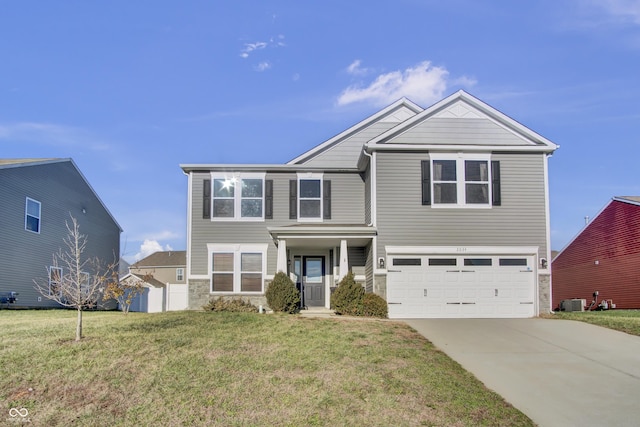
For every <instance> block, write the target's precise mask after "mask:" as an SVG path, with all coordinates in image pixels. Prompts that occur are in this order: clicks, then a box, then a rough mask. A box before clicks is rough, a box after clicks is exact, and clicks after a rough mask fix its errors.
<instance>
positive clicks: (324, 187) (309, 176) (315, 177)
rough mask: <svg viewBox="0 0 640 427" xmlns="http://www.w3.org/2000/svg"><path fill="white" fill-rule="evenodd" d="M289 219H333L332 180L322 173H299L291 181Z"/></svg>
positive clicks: (314, 220)
mask: <svg viewBox="0 0 640 427" xmlns="http://www.w3.org/2000/svg"><path fill="white" fill-rule="evenodd" d="M289 219H297V220H298V221H300V222H321V221H324V220H327V219H331V181H330V180H326V179H323V175H322V174H321V173H311V172H306V173H298V177H297V179H292V180H290V181H289Z"/></svg>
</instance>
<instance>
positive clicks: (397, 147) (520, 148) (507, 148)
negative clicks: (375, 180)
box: [364, 143, 555, 153]
mask: <svg viewBox="0 0 640 427" xmlns="http://www.w3.org/2000/svg"><path fill="white" fill-rule="evenodd" d="M364 149H365V150H366V151H367V152H368V153H372V152H374V151H442V152H451V151H465V152H471V151H472V152H494V153H496V152H533V153H550V152H553V151H554V150H555V148H551V147H547V146H542V145H446V144H371V143H367V144H365V145H364Z"/></svg>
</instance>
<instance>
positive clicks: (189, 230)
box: [183, 172, 193, 277]
mask: <svg viewBox="0 0 640 427" xmlns="http://www.w3.org/2000/svg"><path fill="white" fill-rule="evenodd" d="M183 173H184V174H185V175H187V253H186V259H185V260H186V262H187V271H185V276H186V277H190V274H191V242H192V236H191V233H193V220H192V218H193V215H192V212H193V204H192V203H193V194H192V193H193V174H192V173H187V172H183Z"/></svg>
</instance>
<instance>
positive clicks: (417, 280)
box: [387, 254, 535, 319]
mask: <svg viewBox="0 0 640 427" xmlns="http://www.w3.org/2000/svg"><path fill="white" fill-rule="evenodd" d="M534 259H535V257H534V256H532V255H528V256H525V255H512V256H511V255H500V256H490V255H483V254H480V255H468V254H465V255H463V256H460V255H452V256H447V255H441V254H438V255H434V256H429V255H412V254H409V255H392V256H389V257H388V260H387V262H388V264H387V265H388V268H387V302H388V304H389V317H390V318H396V319H398V318H447V317H448V318H455V317H467V318H497V317H533V316H534V315H535V277H534Z"/></svg>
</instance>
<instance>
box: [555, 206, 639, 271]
mask: <svg viewBox="0 0 640 427" xmlns="http://www.w3.org/2000/svg"><path fill="white" fill-rule="evenodd" d="M615 202H620V203H627V204H630V205H635V206H640V196H616V197H613V198H612V199H611V200H609V202H608V203H607V204H606V205H605V206H604V207H603V208H602V209H600V211H599V212H598V213H597V214H596V215H595V216H594V217H593V218H591V219H590V220H589V222H587V223H586V224H585V225H584V226H583V227H582V228H581V229H580V231H579V232H578V233H577V234H576V235H575V236H573V238H572V239H571V240H570V241H569V243H567V244H566V245H565V246H564V248H562V250H560V251H559V252H558V254H557V255H556V256H555V257H553V259H556V258H558V256H560V254H562V253H563V252H564V251H565V250H566V249H567V248H568V247H570V246H571V245H572V244H573V242H575V241H576V240H577V239H578V237H580V235H582V233H584V232H585V230H587V229H588V228H589V227H590V226H591V225H592V224H593V223H594V222H595V221H596V219H598V217H599V216H600V215H602V214H603V213H604V212H605V211H606V210H607V208H609V206H611V205H612V204H613V203H615Z"/></svg>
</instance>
